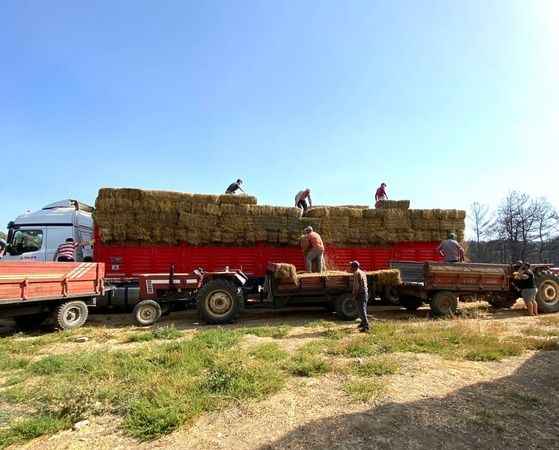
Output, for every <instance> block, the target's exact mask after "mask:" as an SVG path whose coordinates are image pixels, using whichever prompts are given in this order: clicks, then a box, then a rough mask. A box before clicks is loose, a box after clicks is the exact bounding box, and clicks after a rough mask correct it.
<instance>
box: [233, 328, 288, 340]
mask: <svg viewBox="0 0 559 450" xmlns="http://www.w3.org/2000/svg"><path fill="white" fill-rule="evenodd" d="M290 330H291V327H290V326H289V325H279V326H266V327H249V328H241V329H239V330H238V331H239V333H241V334H252V335H253V336H258V337H271V338H274V339H282V338H284V337H286V336H287V335H288V334H289V331H290Z"/></svg>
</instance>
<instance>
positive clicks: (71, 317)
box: [54, 300, 89, 330]
mask: <svg viewBox="0 0 559 450" xmlns="http://www.w3.org/2000/svg"><path fill="white" fill-rule="evenodd" d="M88 314H89V311H88V309H87V305H86V304H85V302H83V301H82V300H74V301H71V302H66V303H63V304H62V305H59V306H58V307H57V308H56V309H55V310H54V319H55V322H56V327H57V328H60V329H61V330H71V329H73V328H78V327H81V326H82V325H83V324H84V323H85V321H86V320H87V316H88Z"/></svg>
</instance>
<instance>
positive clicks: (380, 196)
mask: <svg viewBox="0 0 559 450" xmlns="http://www.w3.org/2000/svg"><path fill="white" fill-rule="evenodd" d="M383 200H388V194H387V193H386V183H381V185H380V186H379V188H378V189H377V191H376V192H375V208H378V207H379V206H380V203H381V202H382V201H383Z"/></svg>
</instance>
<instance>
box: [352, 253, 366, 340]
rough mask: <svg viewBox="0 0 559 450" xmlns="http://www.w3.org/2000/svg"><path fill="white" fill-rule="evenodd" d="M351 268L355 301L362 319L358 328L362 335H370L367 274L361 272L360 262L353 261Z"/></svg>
mask: <svg viewBox="0 0 559 450" xmlns="http://www.w3.org/2000/svg"><path fill="white" fill-rule="evenodd" d="M350 266H351V271H352V272H353V290H352V294H353V299H354V300H355V302H356V303H357V310H358V311H359V317H360V318H361V323H360V324H359V327H358V328H359V330H360V331H361V332H362V333H368V332H369V319H367V302H368V301H369V287H368V286H367V274H366V273H365V272H364V271H363V270H361V265H360V264H359V262H358V261H351V263H350Z"/></svg>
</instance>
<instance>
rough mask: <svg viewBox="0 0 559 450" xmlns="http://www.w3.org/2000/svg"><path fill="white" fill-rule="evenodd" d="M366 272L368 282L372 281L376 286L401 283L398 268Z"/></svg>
mask: <svg viewBox="0 0 559 450" xmlns="http://www.w3.org/2000/svg"><path fill="white" fill-rule="evenodd" d="M366 273H367V280H368V281H369V283H371V282H373V283H374V284H375V287H377V288H378V287H385V286H398V285H400V284H402V280H401V278H400V271H399V270H398V269H384V270H373V271H371V272H366Z"/></svg>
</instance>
